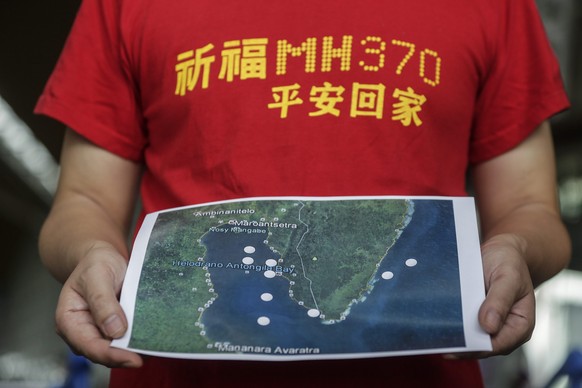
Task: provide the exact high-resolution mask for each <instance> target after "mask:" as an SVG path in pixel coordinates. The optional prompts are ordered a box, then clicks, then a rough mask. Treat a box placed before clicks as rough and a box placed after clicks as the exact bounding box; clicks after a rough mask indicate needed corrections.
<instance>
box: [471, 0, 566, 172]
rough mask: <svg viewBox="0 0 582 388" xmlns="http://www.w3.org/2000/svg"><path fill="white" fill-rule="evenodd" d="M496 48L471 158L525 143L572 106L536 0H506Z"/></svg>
mask: <svg viewBox="0 0 582 388" xmlns="http://www.w3.org/2000/svg"><path fill="white" fill-rule="evenodd" d="M499 3H500V4H502V6H503V9H502V10H501V11H500V12H499V15H498V16H499V23H498V24H497V26H499V27H498V30H497V31H493V33H494V34H497V42H496V50H495V53H494V60H493V63H492V66H491V67H490V69H489V72H488V74H487V75H486V78H485V79H484V82H483V83H482V88H481V90H480V93H479V95H478V98H477V104H476V110H475V112H476V113H475V118H474V120H475V121H474V125H473V133H472V139H471V147H470V162H471V163H472V164H476V163H480V162H483V161H486V160H489V159H491V158H494V157H496V156H498V155H500V154H502V153H504V152H506V151H508V150H510V149H512V148H514V147H515V146H517V145H518V144H520V143H521V142H522V141H523V140H524V139H525V138H526V137H527V136H528V135H529V134H530V133H531V132H532V131H533V130H534V129H535V128H537V126H538V125H539V124H541V123H542V122H543V121H544V120H546V119H548V118H549V117H551V116H552V115H554V114H556V113H558V112H560V111H562V110H564V109H566V108H568V106H569V102H568V98H567V96H566V94H565V91H564V88H563V84H562V79H561V74H560V68H559V64H558V62H557V60H556V57H555V55H554V52H553V50H552V48H551V46H550V44H549V41H548V38H547V36H546V32H545V30H544V26H543V24H542V21H541V18H540V15H539V13H538V10H537V8H536V5H535V3H534V1H533V0H503V1H500V2H499Z"/></svg>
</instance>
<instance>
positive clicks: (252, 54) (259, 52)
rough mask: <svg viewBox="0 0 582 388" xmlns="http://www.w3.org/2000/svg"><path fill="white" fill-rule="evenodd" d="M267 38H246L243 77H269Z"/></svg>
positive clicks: (243, 54) (242, 62)
mask: <svg viewBox="0 0 582 388" xmlns="http://www.w3.org/2000/svg"><path fill="white" fill-rule="evenodd" d="M267 43H269V40H268V39H267V38H258V39H244V40H243V52H242V61H241V75H240V78H241V79H248V78H259V79H265V78H267Z"/></svg>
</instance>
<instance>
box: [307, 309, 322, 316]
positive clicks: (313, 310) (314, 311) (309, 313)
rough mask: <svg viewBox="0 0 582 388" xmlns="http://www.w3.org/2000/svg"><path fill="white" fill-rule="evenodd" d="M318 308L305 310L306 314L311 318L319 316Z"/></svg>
mask: <svg viewBox="0 0 582 388" xmlns="http://www.w3.org/2000/svg"><path fill="white" fill-rule="evenodd" d="M319 314H320V312H319V310H318V309H310V310H309V311H307V315H309V316H310V317H311V318H317V317H319Z"/></svg>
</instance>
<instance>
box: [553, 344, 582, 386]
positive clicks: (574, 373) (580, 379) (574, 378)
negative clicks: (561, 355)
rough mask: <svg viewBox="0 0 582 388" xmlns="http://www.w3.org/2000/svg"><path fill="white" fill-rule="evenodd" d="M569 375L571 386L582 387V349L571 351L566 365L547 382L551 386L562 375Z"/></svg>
mask: <svg viewBox="0 0 582 388" xmlns="http://www.w3.org/2000/svg"><path fill="white" fill-rule="evenodd" d="M562 376H568V379H569V382H570V387H571V388H582V351H581V350H579V349H574V350H572V351H571V352H570V354H569V355H568V357H567V358H566V361H565V362H564V365H562V367H561V368H560V369H559V370H558V372H556V374H555V375H554V377H552V378H551V380H550V381H549V382H548V383H547V384H546V386H545V388H550V387H551V386H552V385H553V384H554V383H555V382H556V381H557V380H558V379H559V378H560V377H562Z"/></svg>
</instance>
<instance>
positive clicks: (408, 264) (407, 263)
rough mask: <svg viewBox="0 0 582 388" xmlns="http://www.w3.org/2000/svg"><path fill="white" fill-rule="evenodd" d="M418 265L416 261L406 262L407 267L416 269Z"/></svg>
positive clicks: (409, 260)
mask: <svg viewBox="0 0 582 388" xmlns="http://www.w3.org/2000/svg"><path fill="white" fill-rule="evenodd" d="M416 264H418V261H416V259H408V260H406V266H407V267H414V266H415V265H416Z"/></svg>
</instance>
